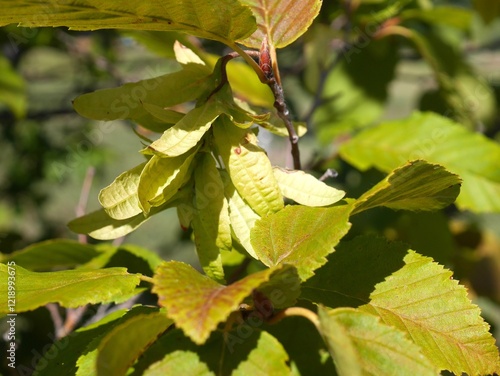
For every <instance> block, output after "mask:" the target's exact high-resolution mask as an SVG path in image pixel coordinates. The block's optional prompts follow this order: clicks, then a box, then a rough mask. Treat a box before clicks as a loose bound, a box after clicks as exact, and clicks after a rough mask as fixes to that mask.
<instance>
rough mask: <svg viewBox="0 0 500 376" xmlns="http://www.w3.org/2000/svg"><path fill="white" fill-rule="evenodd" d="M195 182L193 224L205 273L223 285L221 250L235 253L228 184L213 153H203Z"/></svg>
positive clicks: (197, 247) (195, 239) (195, 174)
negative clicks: (227, 195)
mask: <svg viewBox="0 0 500 376" xmlns="http://www.w3.org/2000/svg"><path fill="white" fill-rule="evenodd" d="M194 179H195V209H196V212H195V214H194V218H193V223H192V224H193V231H194V241H195V244H196V250H197V252H198V258H199V260H200V263H201V266H202V267H203V270H204V271H205V273H206V274H207V275H208V276H210V277H212V278H213V279H215V280H216V281H219V282H222V281H224V270H223V268H222V258H221V255H220V250H221V249H225V250H231V244H232V241H231V227H230V220H229V208H228V204H227V201H226V198H225V197H224V183H223V182H222V178H221V176H220V174H219V171H218V170H217V166H216V164H215V160H214V158H213V157H212V155H211V154H209V153H201V156H200V159H199V160H198V163H197V166H196V169H195V171H194Z"/></svg>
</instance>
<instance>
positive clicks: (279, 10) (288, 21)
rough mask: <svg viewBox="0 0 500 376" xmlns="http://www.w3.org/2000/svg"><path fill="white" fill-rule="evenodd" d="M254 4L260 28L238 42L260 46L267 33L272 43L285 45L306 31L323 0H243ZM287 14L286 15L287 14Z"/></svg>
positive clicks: (253, 9)
mask: <svg viewBox="0 0 500 376" xmlns="http://www.w3.org/2000/svg"><path fill="white" fill-rule="evenodd" d="M241 2H242V3H243V4H246V5H248V6H250V7H251V8H252V11H253V13H254V15H255V18H256V19H257V26H258V28H257V30H256V31H255V32H254V33H253V34H252V35H251V36H250V37H248V38H246V39H243V40H240V41H239V42H240V43H242V44H244V45H245V46H247V47H251V48H260V46H261V43H262V40H263V39H264V37H265V36H267V40H268V41H269V43H270V44H271V45H272V46H274V47H276V48H283V47H286V46H288V45H289V44H290V43H292V42H294V41H295V40H296V39H297V38H298V37H300V36H301V35H302V34H304V33H305V32H306V30H307V29H308V28H309V26H310V25H311V23H312V22H313V20H314V19H315V18H316V16H317V15H318V13H319V10H320V8H321V3H322V0H302V1H295V0H265V1H259V0H242V1H241ZM285 15H286V16H285Z"/></svg>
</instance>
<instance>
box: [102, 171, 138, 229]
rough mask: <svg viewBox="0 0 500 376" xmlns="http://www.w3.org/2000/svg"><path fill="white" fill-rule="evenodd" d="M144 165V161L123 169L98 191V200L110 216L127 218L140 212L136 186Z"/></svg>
mask: <svg viewBox="0 0 500 376" xmlns="http://www.w3.org/2000/svg"><path fill="white" fill-rule="evenodd" d="M145 165H146V162H144V163H141V164H140V165H138V166H136V167H134V168H133V169H131V170H128V171H125V172H124V173H122V174H120V176H118V177H117V178H116V179H115V180H114V181H113V183H111V184H110V185H108V186H107V187H106V188H104V189H102V190H101V192H99V202H100V203H101V205H102V207H103V208H104V210H105V211H106V213H108V215H109V216H110V217H111V218H114V219H118V220H120V219H127V218H131V217H133V216H135V215H137V214H139V213H141V212H142V210H141V208H140V206H139V197H138V196H137V187H138V186H139V178H140V176H141V172H142V170H143V169H144V166H145Z"/></svg>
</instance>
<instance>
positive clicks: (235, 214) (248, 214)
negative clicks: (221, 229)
mask: <svg viewBox="0 0 500 376" xmlns="http://www.w3.org/2000/svg"><path fill="white" fill-rule="evenodd" d="M226 179H227V180H229V176H227V177H226ZM224 191H225V194H226V197H227V200H228V203H229V218H230V220H231V228H232V230H233V232H234V234H235V235H236V239H237V240H238V242H240V244H241V245H242V246H243V248H245V250H246V251H247V252H248V254H249V255H250V256H252V257H253V258H255V259H256V258H257V255H256V253H255V251H254V249H253V246H252V243H251V242H250V231H251V230H252V228H253V226H254V225H255V221H257V220H258V219H260V216H259V215H258V214H257V213H255V212H254V211H253V210H252V208H251V207H250V206H248V204H247V203H246V202H245V201H244V200H243V199H242V198H241V196H240V194H239V193H238V191H237V190H236V188H235V186H234V185H233V183H232V182H231V181H230V180H229V181H228V182H227V183H226V185H225V186H224Z"/></svg>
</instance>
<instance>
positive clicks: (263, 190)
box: [213, 116, 284, 216]
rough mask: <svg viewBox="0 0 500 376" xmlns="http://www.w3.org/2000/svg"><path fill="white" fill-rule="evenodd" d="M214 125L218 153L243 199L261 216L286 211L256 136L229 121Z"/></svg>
mask: <svg viewBox="0 0 500 376" xmlns="http://www.w3.org/2000/svg"><path fill="white" fill-rule="evenodd" d="M220 120H221V121H217V122H216V123H215V124H214V127H213V130H214V136H215V143H216V145H217V149H218V151H219V153H220V155H221V156H222V159H223V161H224V165H225V167H226V169H227V171H228V172H229V176H230V177H231V181H232V182H233V184H234V186H235V187H236V189H237V190H238V193H239V194H240V195H241V197H242V198H243V199H244V200H245V201H246V202H248V204H249V205H250V207H251V208H252V209H253V210H254V211H255V212H256V213H257V214H258V215H261V216H263V215H267V214H270V213H274V212H277V211H278V210H280V209H282V208H283V205H284V204H283V197H282V195H281V193H280V191H279V186H278V183H277V181H276V179H275V177H274V174H273V168H272V166H271V162H270V161H269V159H268V158H267V155H266V153H265V152H264V150H263V149H261V148H260V147H259V146H257V145H256V143H257V140H256V137H255V135H254V134H253V133H252V132H251V131H248V130H243V129H239V128H237V127H236V126H234V125H233V124H232V123H231V122H230V121H229V119H227V117H225V116H223V117H221V118H220Z"/></svg>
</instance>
